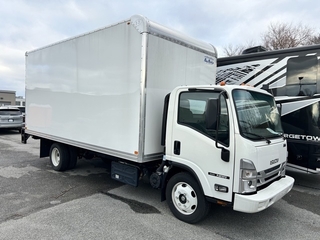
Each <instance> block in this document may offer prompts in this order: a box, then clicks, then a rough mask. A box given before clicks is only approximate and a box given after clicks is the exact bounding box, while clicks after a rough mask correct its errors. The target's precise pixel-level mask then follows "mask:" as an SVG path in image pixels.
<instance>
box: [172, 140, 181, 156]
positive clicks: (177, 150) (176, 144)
mask: <svg viewBox="0 0 320 240" xmlns="http://www.w3.org/2000/svg"><path fill="white" fill-rule="evenodd" d="M180 147H181V143H180V141H174V144H173V153H174V154H176V155H180Z"/></svg>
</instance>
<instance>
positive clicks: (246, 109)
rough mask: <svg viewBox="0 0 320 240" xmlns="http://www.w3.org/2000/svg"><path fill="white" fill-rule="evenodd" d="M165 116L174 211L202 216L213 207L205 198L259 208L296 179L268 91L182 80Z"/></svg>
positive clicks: (247, 208)
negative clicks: (183, 83) (288, 171)
mask: <svg viewBox="0 0 320 240" xmlns="http://www.w3.org/2000/svg"><path fill="white" fill-rule="evenodd" d="M165 112H166V111H165ZM165 117H166V129H165V141H164V145H165V156H164V161H165V162H166V165H165V167H164V169H165V170H164V173H165V179H166V182H167V185H166V184H163V185H166V186H167V187H166V198H167V201H169V206H170V209H171V210H172V212H173V213H174V214H175V216H176V217H177V218H179V219H181V220H183V221H187V222H194V221H198V219H200V218H201V216H202V215H205V214H206V212H207V211H208V208H209V206H207V202H215V203H219V204H222V205H231V206H233V208H234V210H237V211H241V212H248V213H252V212H259V211H261V210H263V209H266V208H267V207H269V206H271V205H272V204H273V203H274V202H276V201H277V200H279V199H280V198H281V197H282V196H284V195H285V194H286V193H287V192H289V191H290V190H291V188H292V186H293V183H294V180H293V179H292V178H291V177H289V176H286V175H285V166H286V161H287V143H286V140H285V139H284V138H283V136H282V134H283V130H282V127H281V121H280V116H279V113H278V109H277V106H276V104H275V101H274V98H273V97H272V95H270V94H268V93H267V92H265V91H263V90H258V89H255V88H252V87H242V86H194V87H192V86H188V87H178V88H176V89H175V90H174V91H172V92H171V94H170V97H169V100H168V103H167V113H166V114H165ZM202 195H203V196H202ZM200 212H201V213H200Z"/></svg>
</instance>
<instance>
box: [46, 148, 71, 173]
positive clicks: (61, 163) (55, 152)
mask: <svg viewBox="0 0 320 240" xmlns="http://www.w3.org/2000/svg"><path fill="white" fill-rule="evenodd" d="M50 161H51V165H52V168H53V169H54V170H55V171H64V170H66V169H67V168H68V166H69V149H68V147H67V146H66V145H64V144H61V143H54V144H52V145H51V148H50Z"/></svg>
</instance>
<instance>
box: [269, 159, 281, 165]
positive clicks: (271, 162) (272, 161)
mask: <svg viewBox="0 0 320 240" xmlns="http://www.w3.org/2000/svg"><path fill="white" fill-rule="evenodd" d="M277 162H279V158H276V159H273V160H271V161H270V165H272V164H275V163H277Z"/></svg>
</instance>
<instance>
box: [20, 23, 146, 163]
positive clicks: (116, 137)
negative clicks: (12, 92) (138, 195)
mask: <svg viewBox="0 0 320 240" xmlns="http://www.w3.org/2000/svg"><path fill="white" fill-rule="evenodd" d="M26 62H27V64H26V68H27V71H26V96H27V112H28V113H29V114H28V115H27V121H26V122H27V126H26V127H27V131H29V133H38V134H37V135H40V136H45V137H47V138H49V139H50V138H52V137H54V138H55V140H57V138H59V139H58V140H60V141H61V142H67V143H69V144H71V145H72V144H73V145H77V146H82V147H86V148H88V149H91V150H96V151H100V152H104V153H112V155H117V154H121V153H125V154H128V155H133V153H134V151H137V150H138V143H139V111H140V76H141V67H140V64H141V35H140V34H139V33H138V32H137V31H136V29H135V28H134V27H132V26H131V25H129V24H127V23H126V22H124V23H120V24H118V25H115V26H112V27H109V28H105V29H101V30H99V31H96V32H92V33H89V34H87V35H83V36H80V37H76V38H73V39H70V40H67V41H64V42H60V43H58V44H55V45H51V46H49V47H46V48H43V49H40V50H36V51H33V52H30V53H27V61H26ZM93 147H94V149H92V148H93ZM133 157H134V156H133Z"/></svg>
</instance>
